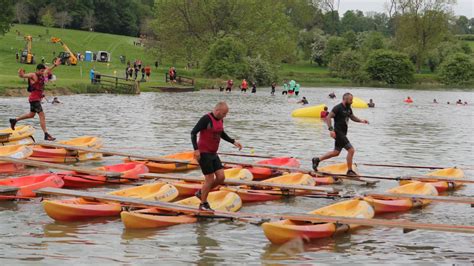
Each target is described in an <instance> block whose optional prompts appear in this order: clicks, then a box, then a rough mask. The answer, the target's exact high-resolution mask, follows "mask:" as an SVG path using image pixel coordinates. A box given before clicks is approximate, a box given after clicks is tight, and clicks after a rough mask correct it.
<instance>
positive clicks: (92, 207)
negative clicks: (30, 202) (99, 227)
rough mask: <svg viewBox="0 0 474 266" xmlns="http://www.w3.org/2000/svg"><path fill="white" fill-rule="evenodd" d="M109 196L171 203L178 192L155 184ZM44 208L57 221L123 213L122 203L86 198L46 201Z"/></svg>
mask: <svg viewBox="0 0 474 266" xmlns="http://www.w3.org/2000/svg"><path fill="white" fill-rule="evenodd" d="M108 194H109V195H115V196H121V197H132V198H141V199H144V200H156V201H162V202H169V201H172V200H174V199H175V198H176V197H177V196H178V190H177V189H176V188H175V187H174V186H172V185H170V184H166V183H153V184H146V185H142V186H138V187H132V188H126V189H122V190H117V191H112V192H110V193H108ZM43 208H44V210H45V211H46V214H48V216H49V217H51V218H52V219H54V220H57V221H77V220H86V219H90V218H95V217H107V216H118V215H119V214H120V212H121V211H122V205H121V204H120V203H117V202H100V201H93V200H88V199H84V198H74V199H66V200H45V201H43Z"/></svg>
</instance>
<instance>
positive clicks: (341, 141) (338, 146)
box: [334, 133, 352, 151]
mask: <svg viewBox="0 0 474 266" xmlns="http://www.w3.org/2000/svg"><path fill="white" fill-rule="evenodd" d="M350 148H352V144H351V142H350V141H349V139H348V138H347V136H346V135H344V134H342V133H339V134H338V133H336V141H335V143H334V150H336V151H342V149H346V150H349V149H350Z"/></svg>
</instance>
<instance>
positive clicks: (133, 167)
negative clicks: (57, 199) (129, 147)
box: [60, 163, 148, 188]
mask: <svg viewBox="0 0 474 266" xmlns="http://www.w3.org/2000/svg"><path fill="white" fill-rule="evenodd" d="M96 169H97V170H102V171H108V172H120V173H122V177H125V178H126V179H116V178H114V179H109V178H107V177H105V176H96V175H84V174H80V173H76V172H61V173H60V174H62V175H63V176H64V177H63V180H64V187H68V188H87V187H96V186H100V185H105V184H107V183H108V182H111V183H127V182H130V179H138V176H139V175H141V174H146V173H148V168H147V167H146V166H145V165H143V164H141V163H124V164H116V165H109V166H103V167H99V168H96Z"/></svg>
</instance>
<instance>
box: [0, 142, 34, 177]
mask: <svg viewBox="0 0 474 266" xmlns="http://www.w3.org/2000/svg"><path fill="white" fill-rule="evenodd" d="M32 153H33V151H32V149H31V148H30V147H28V146H23V145H8V146H0V156H5V157H11V158H15V159H25V158H27V157H28V156H30V155H31V154H32ZM21 168H22V166H20V167H18V166H17V164H14V163H10V162H2V161H0V173H9V172H12V171H15V170H17V169H21Z"/></svg>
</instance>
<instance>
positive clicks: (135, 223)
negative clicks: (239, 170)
mask: <svg viewBox="0 0 474 266" xmlns="http://www.w3.org/2000/svg"><path fill="white" fill-rule="evenodd" d="M207 201H208V202H209V205H211V208H213V209H214V210H218V211H232V212H235V211H238V210H239V209H240V207H241V206H242V201H241V200H240V198H239V196H238V195H237V194H235V193H233V192H228V191H214V192H211V193H209V195H208V198H207ZM200 202H201V201H200V200H199V199H198V198H196V197H191V198H187V199H183V200H180V201H178V202H176V203H177V204H181V205H186V206H193V207H198V206H199V203H200ZM120 216H121V218H122V222H123V224H124V225H125V227H126V228H128V229H144V228H159V227H166V226H171V225H177V224H185V223H194V222H196V221H197V219H196V217H194V216H193V215H173V213H170V212H164V211H161V210H158V209H156V208H149V209H143V210H138V211H132V212H127V211H123V212H122V213H121V214H120Z"/></svg>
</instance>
